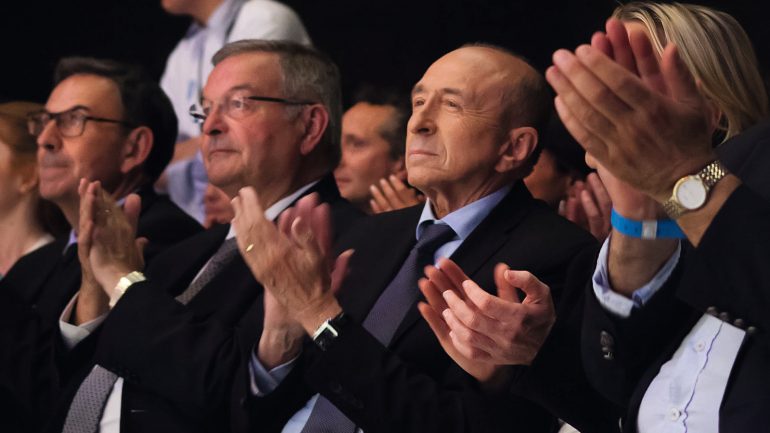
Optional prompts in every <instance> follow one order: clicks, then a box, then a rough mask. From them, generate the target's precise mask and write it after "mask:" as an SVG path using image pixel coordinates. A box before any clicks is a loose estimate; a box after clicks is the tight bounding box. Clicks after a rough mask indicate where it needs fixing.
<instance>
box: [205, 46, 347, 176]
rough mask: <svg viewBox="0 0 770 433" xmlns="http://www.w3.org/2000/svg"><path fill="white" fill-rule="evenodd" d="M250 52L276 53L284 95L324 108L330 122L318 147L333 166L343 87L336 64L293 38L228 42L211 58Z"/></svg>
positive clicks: (336, 158) (337, 156)
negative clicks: (317, 103) (311, 102)
mask: <svg viewBox="0 0 770 433" xmlns="http://www.w3.org/2000/svg"><path fill="white" fill-rule="evenodd" d="M249 53H275V54H277V55H278V58H279V64H280V65H281V72H282V76H283V92H284V97H286V98H290V99H300V100H311V101H318V102H319V103H320V104H322V105H323V106H324V108H326V110H327V112H328V113H329V126H328V127H327V128H326V131H324V134H323V136H322V137H321V142H320V143H319V144H320V146H319V149H320V152H321V154H322V155H324V157H325V159H326V162H327V163H328V164H329V165H328V166H329V167H330V168H331V167H336V166H337V164H338V163H339V160H340V136H341V135H342V127H341V125H342V91H341V90H340V72H339V69H337V65H335V64H334V62H333V61H332V60H331V59H330V58H329V57H327V56H326V55H325V54H323V53H321V52H320V51H318V50H316V49H314V48H311V47H307V46H305V45H301V44H298V43H296V42H290V41H267V40H258V39H245V40H241V41H237V42H231V43H229V44H227V45H225V46H223V47H222V48H221V49H220V50H219V51H217V52H216V54H214V58H213V59H212V61H213V63H214V65H217V64H219V63H220V62H222V61H223V60H225V59H226V58H228V57H232V56H237V55H240V54H249ZM291 109H292V107H289V110H291Z"/></svg>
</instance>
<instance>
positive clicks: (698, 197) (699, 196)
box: [674, 176, 707, 210]
mask: <svg viewBox="0 0 770 433" xmlns="http://www.w3.org/2000/svg"><path fill="white" fill-rule="evenodd" d="M706 193H707V191H706V185H704V184H703V181H702V180H701V179H700V178H699V177H698V176H687V177H686V178H685V179H683V180H682V182H680V183H679V184H678V185H677V187H676V191H675V192H674V195H675V196H676V200H677V201H678V202H679V204H680V205H682V207H684V208H685V209H690V210H694V209H698V208H699V207H701V206H703V203H705V202H706Z"/></svg>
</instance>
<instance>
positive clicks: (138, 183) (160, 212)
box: [0, 58, 200, 424]
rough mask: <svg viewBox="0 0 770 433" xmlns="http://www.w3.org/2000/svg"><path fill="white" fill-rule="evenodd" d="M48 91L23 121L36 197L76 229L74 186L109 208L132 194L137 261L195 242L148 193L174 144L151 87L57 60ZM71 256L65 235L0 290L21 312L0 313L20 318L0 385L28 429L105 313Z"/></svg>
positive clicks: (82, 62)
mask: <svg viewBox="0 0 770 433" xmlns="http://www.w3.org/2000/svg"><path fill="white" fill-rule="evenodd" d="M54 81H55V83H56V84H55V87H54V89H53V91H52V92H51V95H50V96H49V98H48V101H47V102H46V104H45V109H44V110H42V111H38V112H33V113H31V114H30V115H29V121H28V124H29V128H30V132H31V133H32V134H33V135H35V136H36V137H37V144H38V153H37V157H38V166H39V172H40V195H41V196H42V197H43V198H46V199H48V200H50V201H52V202H53V203H54V204H56V206H58V207H59V208H60V209H61V211H62V212H63V214H64V216H65V217H66V219H67V221H68V222H69V223H70V224H71V225H72V227H75V228H77V227H78V223H79V215H80V209H79V207H80V196H79V195H78V182H79V181H80V179H83V178H85V179H88V180H90V181H100V182H101V183H102V185H103V186H104V189H105V191H107V192H108V193H109V194H110V195H111V196H112V197H113V198H114V199H115V200H119V201H120V200H123V199H125V197H126V196H127V195H129V194H131V193H136V194H138V195H139V197H140V198H141V212H140V214H139V222H138V234H139V236H142V237H144V238H146V239H147V240H148V241H149V242H148V244H147V246H146V248H145V250H144V252H145V257H146V259H147V260H152V258H153V257H154V256H155V255H157V253H158V252H160V251H162V250H164V249H165V248H168V247H169V246H170V245H172V244H175V243H177V242H179V241H181V240H182V239H185V238H187V237H188V236H190V235H192V234H194V233H196V232H198V231H199V230H200V225H199V224H198V223H196V222H195V221H194V220H193V219H192V218H190V217H188V216H187V215H186V214H185V213H184V212H182V211H181V210H180V209H179V208H177V207H176V206H175V205H174V204H173V203H171V201H169V200H168V198H167V197H165V196H158V195H157V194H155V193H154V192H153V188H152V184H153V183H154V181H155V180H156V179H157V177H158V176H159V175H160V173H161V172H162V171H163V169H164V168H165V167H166V164H167V163H168V161H169V160H170V158H171V153H172V152H173V146H174V137H175V135H176V117H175V116H174V111H173V108H172V107H171V103H170V102H169V100H168V98H167V97H166V95H165V94H164V93H163V91H162V90H161V89H160V87H159V86H158V85H157V84H155V83H154V82H152V81H151V80H150V79H149V78H147V77H145V76H144V75H143V74H141V73H140V72H139V71H137V70H135V69H133V68H131V67H128V66H125V65H121V64H118V63H115V62H112V61H106V60H96V59H86V58H66V59H63V60H61V61H60V62H59V64H58V66H57V69H56V75H55V80H54ZM77 255H78V242H77V236H76V234H75V231H73V232H71V233H70V234H69V235H68V236H66V237H63V238H60V239H57V240H56V241H54V242H52V243H51V244H49V245H46V246H45V247H43V248H40V249H39V250H37V251H35V252H34V253H33V254H30V255H28V256H26V257H24V258H23V259H21V260H20V261H19V262H17V263H16V265H15V266H14V267H13V268H12V269H11V270H10V271H9V272H8V274H7V275H6V276H5V277H4V278H3V279H2V282H0V291H3V292H12V293H14V294H15V295H16V297H17V299H18V301H19V303H20V304H21V305H20V306H15V304H11V305H9V304H6V303H3V304H2V308H3V309H4V310H5V311H7V312H10V310H15V311H13V312H12V315H16V316H19V315H23V316H24V319H23V320H21V321H17V322H16V323H13V324H11V325H10V326H9V327H2V334H0V337H1V338H2V339H3V343H4V344H3V347H4V348H5V349H4V350H7V351H8V352H7V353H9V354H12V357H11V360H12V362H13V363H12V365H11V366H8V368H3V369H2V375H3V378H4V380H5V379H7V380H10V381H11V382H12V383H15V384H16V386H13V387H14V388H16V389H17V390H18V392H19V393H20V395H18V399H19V400H20V401H23V402H25V404H27V405H29V407H28V410H29V411H30V412H32V413H35V415H37V416H35V415H29V414H27V415H24V416H25V417H26V418H27V421H30V422H32V423H33V424H34V423H37V422H43V421H45V420H47V419H48V418H49V416H48V414H49V413H50V408H51V406H52V404H53V401H55V399H56V396H57V395H58V388H59V387H60V386H61V385H63V384H65V383H66V381H67V380H68V377H69V375H70V373H71V371H70V370H68V368H64V367H66V366H69V365H70V363H74V364H77V362H76V361H75V360H76V359H81V356H82V357H83V358H87V357H88V355H87V354H86V353H85V352H83V353H81V352H80V351H77V350H74V351H73V350H71V349H72V348H73V346H74V344H75V341H74V336H75V335H77V336H79V337H78V338H82V337H84V336H86V335H88V333H89V331H90V330H91V329H93V326H95V323H93V322H91V321H92V320H93V319H94V318H96V317H98V316H100V315H101V314H103V313H104V312H105V311H106V310H107V303H106V297H105V296H104V294H103V292H102V289H101V288H100V287H99V286H98V284H96V283H95V282H94V281H93V279H92V278H91V276H90V275H89V274H88V273H86V274H82V275H81V268H80V264H79V263H78V261H77ZM76 294H77V296H74V295H76ZM73 296H74V298H73ZM68 302H69V304H68ZM65 306H66V309H65ZM6 309H7V310H6ZM62 311H64V313H62ZM6 315H7V314H5V313H4V314H2V316H4V317H5V316H6ZM60 317H61V320H62V325H61V326H62V333H61V334H60V333H59V326H58V324H57V323H58V322H59V318H60ZM5 338H8V339H9V342H7V344H5V343H6V341H5ZM61 338H63V339H64V340H63V343H64V344H61V343H62V341H61ZM17 350H18V353H17ZM32 352H37V353H35V354H33V353H32ZM26 356H30V357H32V358H33V359H35V360H36V361H35V363H34V364H33V361H31V360H28V359H27V358H26ZM47 362H51V363H54V364H58V366H56V365H53V364H47ZM60 367H61V368H60ZM28 369H31V370H28ZM33 406H34V407H33ZM37 411H39V412H37Z"/></svg>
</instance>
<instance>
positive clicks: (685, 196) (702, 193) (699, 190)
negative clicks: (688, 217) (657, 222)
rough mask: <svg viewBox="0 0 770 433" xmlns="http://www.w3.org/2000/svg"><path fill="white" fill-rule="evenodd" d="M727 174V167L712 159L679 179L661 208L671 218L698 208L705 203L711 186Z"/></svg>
mask: <svg viewBox="0 0 770 433" xmlns="http://www.w3.org/2000/svg"><path fill="white" fill-rule="evenodd" d="M725 175H727V169H725V168H724V166H722V163H720V162H719V161H713V162H711V163H710V164H708V165H707V166H705V167H704V168H703V169H702V170H701V171H699V172H697V173H696V174H691V175H689V176H685V177H683V178H681V179H679V180H678V181H677V182H676V184H675V185H674V191H673V193H672V194H671V198H669V199H668V200H666V201H665V202H664V203H663V210H665V211H666V213H667V214H668V216H669V217H671V219H677V218H679V217H680V216H682V215H684V214H685V213H687V212H692V211H694V210H697V209H700V208H701V207H703V205H704V204H706V201H707V200H708V195H709V192H710V191H711V188H712V187H713V186H714V185H715V184H716V183H717V182H719V180H720V179H722V178H723V177H725Z"/></svg>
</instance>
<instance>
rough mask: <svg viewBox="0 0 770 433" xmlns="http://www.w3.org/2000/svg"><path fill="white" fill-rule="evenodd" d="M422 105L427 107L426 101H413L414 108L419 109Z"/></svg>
mask: <svg viewBox="0 0 770 433" xmlns="http://www.w3.org/2000/svg"><path fill="white" fill-rule="evenodd" d="M421 105H425V101H424V100H422V99H415V100H414V101H412V106H413V107H419V106H421Z"/></svg>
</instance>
